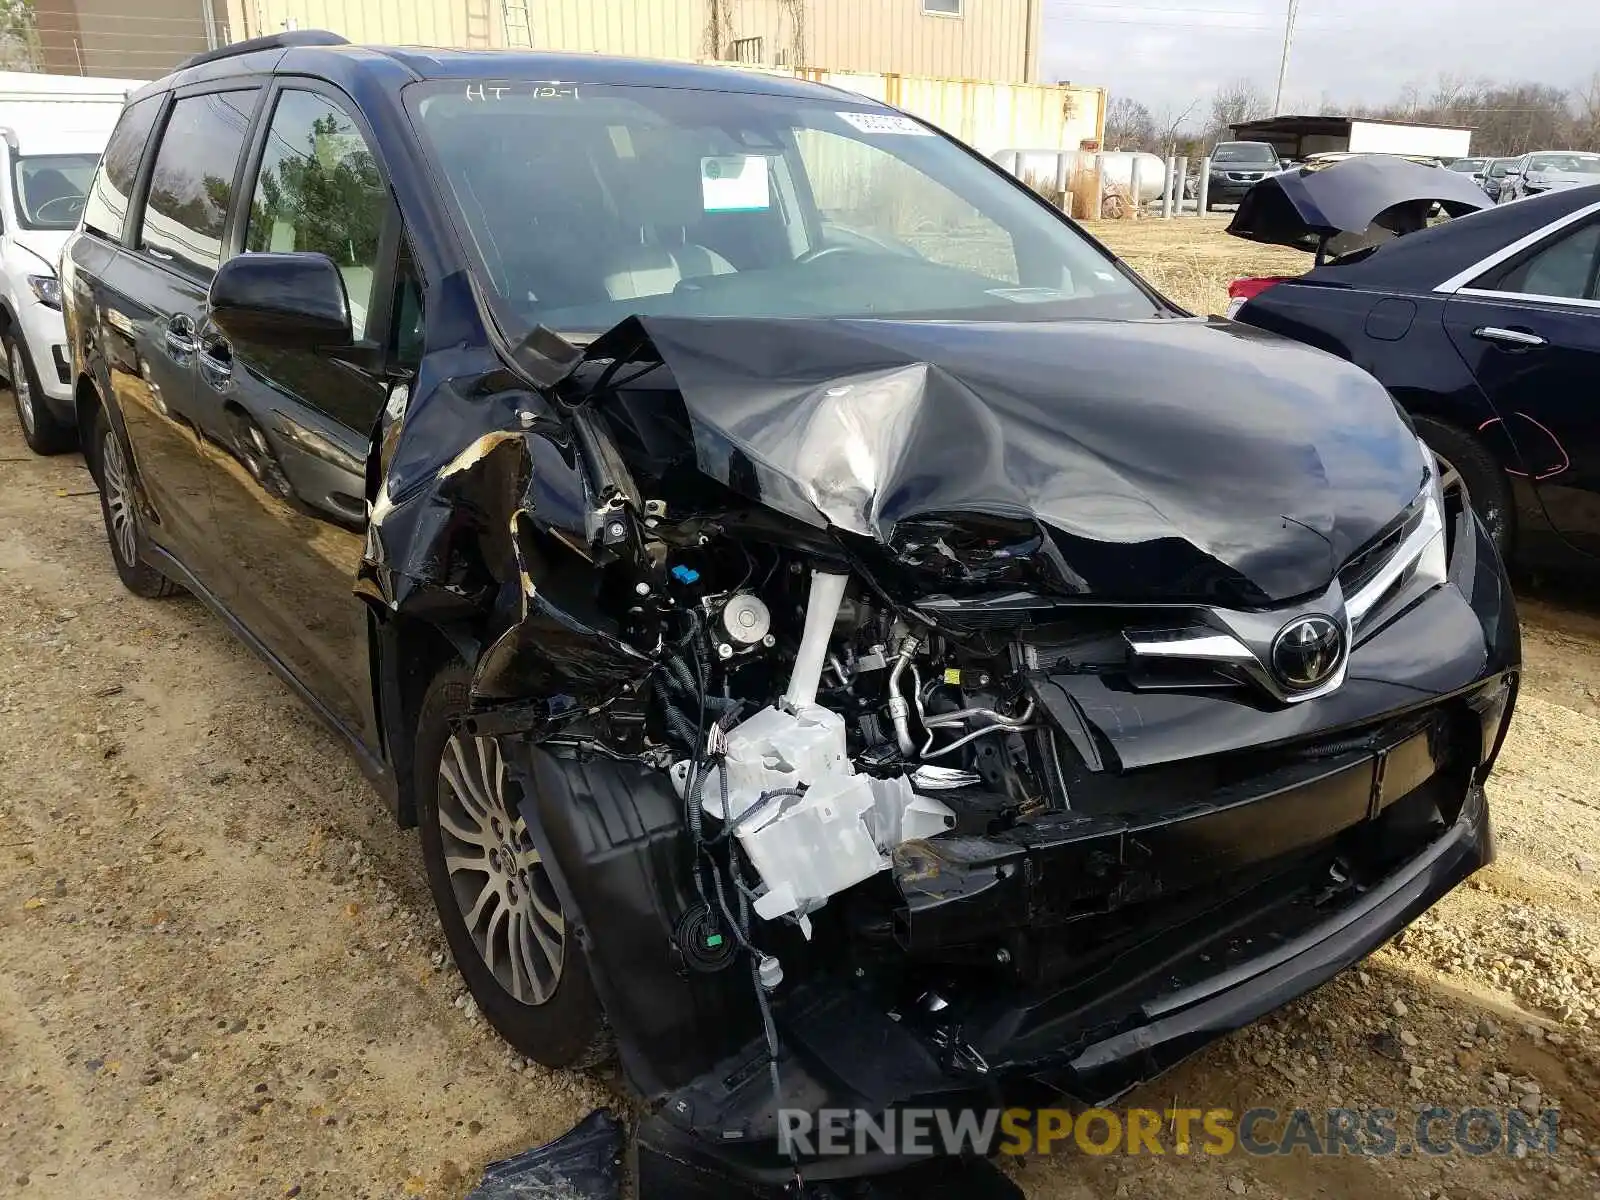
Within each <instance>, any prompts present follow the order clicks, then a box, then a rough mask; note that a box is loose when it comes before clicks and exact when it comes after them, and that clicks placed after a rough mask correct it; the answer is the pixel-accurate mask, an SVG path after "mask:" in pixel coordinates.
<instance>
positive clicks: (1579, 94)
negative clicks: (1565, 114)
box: [1570, 71, 1600, 150]
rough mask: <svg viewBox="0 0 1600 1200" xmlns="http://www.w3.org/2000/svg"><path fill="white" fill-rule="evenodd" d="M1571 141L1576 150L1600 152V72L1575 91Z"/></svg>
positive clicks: (1573, 95) (1573, 94)
mask: <svg viewBox="0 0 1600 1200" xmlns="http://www.w3.org/2000/svg"><path fill="white" fill-rule="evenodd" d="M1570 141H1571V145H1572V148H1573V149H1574V150H1600V71H1596V72H1595V73H1594V74H1593V75H1591V76H1589V82H1587V83H1586V84H1584V85H1583V86H1582V87H1579V88H1574V89H1573V92H1572V133H1571V137H1570Z"/></svg>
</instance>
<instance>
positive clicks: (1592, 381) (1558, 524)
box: [1444, 214, 1600, 554]
mask: <svg viewBox="0 0 1600 1200" xmlns="http://www.w3.org/2000/svg"><path fill="white" fill-rule="evenodd" d="M1444 320H1445V326H1446V328H1447V329H1448V331H1449V334H1450V340H1451V341H1452V342H1453V343H1454V344H1455V346H1456V349H1457V350H1459V351H1460V353H1461V355H1462V357H1463V358H1465V359H1466V361H1467V365H1468V366H1469V367H1471V368H1472V371H1473V374H1474V375H1475V376H1476V377H1477V380H1478V383H1479V385H1480V386H1481V387H1482V388H1483V390H1484V392H1485V394H1487V396H1488V397H1489V401H1490V403H1491V404H1493V405H1494V407H1495V409H1496V411H1497V412H1498V413H1499V414H1500V419H1501V420H1502V421H1504V422H1505V427H1506V432H1507V433H1508V434H1509V435H1510V437H1511V440H1512V442H1513V443H1514V444H1515V445H1516V448H1517V451H1518V454H1519V456H1520V457H1521V459H1522V462H1523V466H1524V468H1525V469H1526V471H1527V473H1528V475H1529V477H1530V479H1531V481H1532V483H1533V486H1534V488H1535V490H1536V491H1537V492H1538V495H1539V499H1540V501H1541V502H1542V504H1543V505H1544V510H1545V513H1546V515H1547V516H1548V517H1549V518H1550V523H1551V525H1553V526H1554V527H1555V529H1556V530H1557V531H1558V532H1559V533H1560V534H1561V536H1562V537H1563V538H1564V539H1565V540H1566V541H1568V542H1569V543H1571V544H1572V545H1573V546H1575V547H1577V548H1578V549H1580V550H1584V551H1586V552H1588V553H1591V554H1600V214H1594V215H1592V216H1590V217H1588V218H1587V219H1584V220H1581V221H1579V222H1577V223H1575V224H1572V225H1568V226H1566V227H1565V228H1563V229H1560V230H1558V231H1556V232H1555V233H1553V234H1552V235H1551V236H1550V237H1548V238H1546V239H1545V240H1543V241H1542V242H1539V243H1537V244H1535V245H1533V246H1531V247H1529V248H1528V249H1527V250H1525V251H1523V252H1522V253H1520V254H1518V255H1516V256H1514V257H1512V258H1510V259H1508V260H1507V261H1506V262H1504V263H1501V264H1498V265H1497V266H1495V267H1493V268H1491V269H1490V270H1489V271H1486V272H1485V273H1484V274H1483V275H1482V276H1480V277H1479V278H1477V279H1475V280H1473V281H1472V282H1471V283H1469V284H1468V285H1467V286H1465V287H1463V288H1461V289H1460V290H1459V291H1458V292H1457V293H1456V294H1455V295H1454V296H1453V297H1452V298H1451V299H1450V301H1449V302H1448V303H1447V304H1446V305H1445V310H1444Z"/></svg>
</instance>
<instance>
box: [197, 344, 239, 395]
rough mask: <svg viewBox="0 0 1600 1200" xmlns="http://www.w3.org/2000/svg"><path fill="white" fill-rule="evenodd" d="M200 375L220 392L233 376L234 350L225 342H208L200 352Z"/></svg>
mask: <svg viewBox="0 0 1600 1200" xmlns="http://www.w3.org/2000/svg"><path fill="white" fill-rule="evenodd" d="M200 373H201V374H202V375H204V376H205V377H206V382H207V383H209V384H210V385H211V386H212V387H214V388H216V389H217V390H218V391H219V392H220V391H221V390H222V389H223V388H225V387H227V386H228V380H229V379H230V378H232V376H233V350H232V348H231V347H230V346H229V345H228V343H227V342H224V341H220V340H219V341H215V342H208V343H206V345H205V346H203V347H202V348H201V350H200Z"/></svg>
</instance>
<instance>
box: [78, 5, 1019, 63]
mask: <svg viewBox="0 0 1600 1200" xmlns="http://www.w3.org/2000/svg"><path fill="white" fill-rule="evenodd" d="M79 2H81V3H90V2H96V3H99V2H102V0H79ZM132 2H134V3H146V2H151V0H132ZM160 2H163V3H165V2H169V0H160ZM226 3H227V5H228V7H229V8H230V9H231V10H232V12H233V14H234V17H235V19H234V21H233V24H234V26H235V27H236V28H238V29H239V30H240V32H239V33H238V34H236V36H255V35H257V34H261V33H273V32H277V31H278V30H280V29H283V28H285V27H286V23H287V22H292V23H293V24H294V25H296V26H297V27H299V28H301V29H331V30H333V31H334V32H336V33H340V34H343V35H344V36H345V37H347V38H349V39H350V40H351V41H356V42H362V41H364V42H388V43H396V42H398V43H412V44H421V45H441V46H467V47H502V46H532V47H534V48H536V49H540V50H579V51H590V52H599V53H607V54H630V55H642V56H645V57H651V58H675V59H703V58H717V59H729V60H742V61H747V62H753V63H760V64H762V65H765V66H790V67H801V66H804V67H817V68H822V69H825V70H834V71H878V72H883V73H887V74H897V75H929V76H938V77H941V78H946V79H977V80H994V81H998V82H1002V83H1026V82H1036V81H1037V79H1038V75H1039V37H1040V14H1041V11H1042V9H1043V3H1044V0H226ZM951 7H956V8H959V9H960V14H959V15H943V14H940V13H937V12H930V11H927V10H928V9H930V8H931V9H941V8H945V9H947V8H951Z"/></svg>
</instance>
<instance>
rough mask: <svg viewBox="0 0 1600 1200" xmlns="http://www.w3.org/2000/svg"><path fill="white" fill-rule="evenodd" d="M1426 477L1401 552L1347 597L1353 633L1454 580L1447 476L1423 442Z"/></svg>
mask: <svg viewBox="0 0 1600 1200" xmlns="http://www.w3.org/2000/svg"><path fill="white" fill-rule="evenodd" d="M1417 448H1418V449H1419V450H1421V452H1422V462H1423V470H1424V471H1425V472H1426V476H1425V478H1424V481H1423V485H1422V491H1421V493H1420V494H1419V495H1418V496H1417V499H1416V500H1415V501H1414V502H1413V503H1412V506H1411V510H1410V511H1411V512H1412V514H1413V515H1412V516H1411V518H1410V519H1409V520H1408V521H1407V522H1406V525H1405V534H1404V537H1403V538H1402V539H1401V541H1400V543H1399V545H1398V546H1396V547H1395V549H1394V550H1393V551H1392V552H1391V553H1389V554H1388V556H1387V558H1385V559H1383V560H1382V561H1381V562H1380V563H1379V564H1378V565H1377V566H1376V568H1375V569H1372V570H1370V571H1368V572H1365V573H1364V574H1363V577H1362V578H1361V581H1360V583H1359V584H1357V585H1355V586H1354V587H1353V588H1352V589H1351V590H1350V591H1348V592H1347V593H1346V595H1345V612H1346V613H1347V614H1348V616H1349V618H1350V624H1351V627H1352V629H1353V630H1354V631H1355V632H1357V633H1359V632H1360V630H1361V627H1362V626H1363V625H1364V624H1366V623H1367V621H1368V620H1369V619H1370V618H1372V617H1373V616H1374V615H1375V614H1377V613H1378V612H1379V611H1380V610H1383V611H1389V610H1390V605H1391V602H1393V601H1396V600H1398V599H1400V598H1401V597H1403V596H1404V597H1414V596H1417V595H1419V594H1420V593H1422V592H1424V591H1427V590H1428V589H1430V588H1433V587H1437V586H1438V585H1439V584H1441V583H1443V582H1444V581H1445V580H1446V579H1447V578H1448V577H1449V574H1450V562H1449V559H1450V554H1449V535H1448V526H1447V523H1446V513H1445V505H1444V475H1443V471H1442V470H1441V467H1440V463H1439V460H1438V458H1437V457H1436V456H1435V455H1434V452H1433V450H1432V449H1431V448H1430V447H1429V446H1428V444H1427V443H1426V442H1424V441H1423V440H1422V439H1421V438H1418V439H1417Z"/></svg>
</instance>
